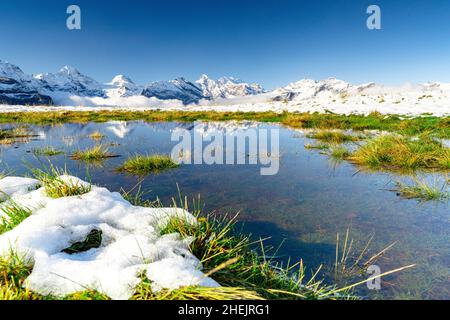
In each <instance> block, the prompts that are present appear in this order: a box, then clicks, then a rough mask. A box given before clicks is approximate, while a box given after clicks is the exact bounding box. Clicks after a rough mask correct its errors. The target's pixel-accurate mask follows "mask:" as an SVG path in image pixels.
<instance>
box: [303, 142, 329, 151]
mask: <svg viewBox="0 0 450 320" xmlns="http://www.w3.org/2000/svg"><path fill="white" fill-rule="evenodd" d="M305 149H308V150H312V149H316V150H328V149H330V145H329V144H326V143H317V144H310V143H307V144H305Z"/></svg>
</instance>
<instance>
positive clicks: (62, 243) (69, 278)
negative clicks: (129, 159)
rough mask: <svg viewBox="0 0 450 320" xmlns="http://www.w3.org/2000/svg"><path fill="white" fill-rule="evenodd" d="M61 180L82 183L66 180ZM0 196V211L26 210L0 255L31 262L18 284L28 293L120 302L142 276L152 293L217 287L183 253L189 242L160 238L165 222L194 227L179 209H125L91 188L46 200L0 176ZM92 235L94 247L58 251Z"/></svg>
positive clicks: (34, 185) (111, 195)
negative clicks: (97, 296)
mask: <svg viewBox="0 0 450 320" xmlns="http://www.w3.org/2000/svg"><path fill="white" fill-rule="evenodd" d="M61 179H64V180H66V181H68V180H70V181H71V182H72V183H77V184H84V185H87V183H86V182H84V181H82V180H79V179H78V178H75V177H72V176H61ZM0 190H1V194H3V198H1V200H3V201H4V200H6V201H5V202H3V203H2V204H0V205H2V206H5V205H8V203H10V201H14V202H15V203H18V204H19V205H20V206H22V207H26V208H30V209H32V211H33V212H32V215H31V216H30V217H28V218H27V219H25V220H24V221H23V222H22V223H21V224H19V225H18V226H17V227H15V228H14V229H13V230H11V231H9V232H6V233H4V234H3V235H1V236H0V254H2V255H7V254H8V252H10V249H11V248H13V249H15V250H16V251H17V252H18V253H20V254H24V255H26V257H27V258H29V259H31V261H33V262H34V268H33V271H32V273H31V275H30V276H29V277H28V278H27V280H26V282H25V287H26V288H28V289H30V290H32V291H35V292H37V293H40V294H43V295H49V294H52V295H55V296H64V295H67V294H71V293H75V292H78V291H84V290H85V289H87V288H89V289H93V290H98V291H99V292H102V293H104V294H106V295H108V296H109V297H110V298H112V299H127V298H130V297H131V296H132V294H133V288H134V287H135V286H136V285H137V284H138V283H139V281H140V279H139V277H138V275H139V274H140V273H142V272H145V273H146V275H147V278H148V279H149V280H151V281H152V289H153V290H154V291H155V292H157V291H160V290H161V289H163V288H166V289H175V288H179V287H182V286H189V285H200V286H206V287H217V286H219V285H218V283H217V282H215V281H214V280H212V279H211V278H208V277H205V275H204V274H203V273H202V272H201V264H200V262H199V260H198V259H197V258H196V257H194V256H193V255H192V253H191V252H190V251H189V244H190V241H192V239H181V238H180V237H179V235H178V234H169V235H162V236H161V235H160V230H161V228H163V227H164V226H165V224H166V223H167V221H168V219H169V218H170V217H174V216H176V217H180V218H182V219H186V220H187V221H188V222H190V223H196V219H195V218H194V217H193V216H192V215H191V214H190V213H189V212H187V211H185V210H182V209H177V208H144V207H137V206H133V205H131V204H130V203H129V202H127V201H126V200H124V198H123V197H122V196H121V195H120V194H119V193H116V192H110V191H108V190H107V189H105V188H100V187H97V186H92V189H91V191H90V192H88V193H86V194H84V195H81V196H73V197H65V198H59V199H52V198H49V197H47V196H46V194H45V191H44V188H42V187H40V185H39V182H38V181H37V180H34V179H30V178H20V177H6V178H3V179H1V180H0ZM92 230H101V231H102V242H101V245H100V247H99V248H94V249H90V250H88V251H85V252H81V253H77V254H72V255H70V254H68V253H64V252H62V251H63V250H64V249H66V248H68V247H70V246H71V245H72V244H74V243H76V242H79V241H83V240H84V239H86V236H87V235H88V234H89V233H90V232H91V231H92Z"/></svg>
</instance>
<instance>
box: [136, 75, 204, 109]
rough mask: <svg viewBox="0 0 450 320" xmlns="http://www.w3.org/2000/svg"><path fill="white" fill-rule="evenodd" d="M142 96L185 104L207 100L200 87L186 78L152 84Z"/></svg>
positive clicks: (145, 89)
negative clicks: (178, 101)
mask: <svg viewBox="0 0 450 320" xmlns="http://www.w3.org/2000/svg"><path fill="white" fill-rule="evenodd" d="M142 95H143V96H146V97H148V98H151V97H156V98H158V99H160V100H170V99H172V100H180V101H183V103H184V104H190V103H197V102H198V101H200V100H201V99H205V98H207V97H205V96H204V95H203V92H202V90H201V89H200V88H199V87H198V86H196V85H195V84H194V83H192V82H190V81H187V80H186V79H184V78H177V79H175V80H170V81H156V82H152V83H150V84H149V85H147V86H146V87H145V88H144V90H143V91H142Z"/></svg>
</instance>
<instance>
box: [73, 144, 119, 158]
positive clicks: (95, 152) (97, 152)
mask: <svg viewBox="0 0 450 320" xmlns="http://www.w3.org/2000/svg"><path fill="white" fill-rule="evenodd" d="M114 157H117V155H113V154H112V153H110V152H109V148H108V146H105V145H102V144H99V145H96V146H94V147H91V148H88V149H85V150H77V151H75V152H74V153H73V154H72V156H71V158H72V159H74V160H81V161H86V162H90V161H100V160H104V159H107V158H114Z"/></svg>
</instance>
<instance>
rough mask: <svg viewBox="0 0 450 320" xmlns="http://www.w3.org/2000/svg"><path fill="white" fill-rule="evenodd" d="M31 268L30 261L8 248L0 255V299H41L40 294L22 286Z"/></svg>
mask: <svg viewBox="0 0 450 320" xmlns="http://www.w3.org/2000/svg"><path fill="white" fill-rule="evenodd" d="M32 269H33V264H32V262H31V261H29V260H27V259H26V258H25V257H24V256H22V255H19V254H17V253H16V252H15V251H14V250H12V249H11V250H10V251H9V252H8V253H7V255H5V256H3V257H2V256H0V300H41V299H43V297H42V296H40V295H38V294H35V293H33V292H31V291H29V290H27V289H24V288H23V283H24V281H25V279H26V278H27V277H28V276H29V275H30V273H31V270H32Z"/></svg>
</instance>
